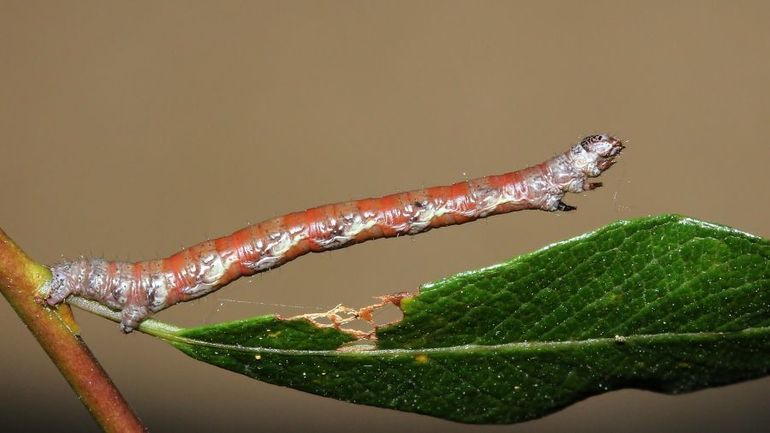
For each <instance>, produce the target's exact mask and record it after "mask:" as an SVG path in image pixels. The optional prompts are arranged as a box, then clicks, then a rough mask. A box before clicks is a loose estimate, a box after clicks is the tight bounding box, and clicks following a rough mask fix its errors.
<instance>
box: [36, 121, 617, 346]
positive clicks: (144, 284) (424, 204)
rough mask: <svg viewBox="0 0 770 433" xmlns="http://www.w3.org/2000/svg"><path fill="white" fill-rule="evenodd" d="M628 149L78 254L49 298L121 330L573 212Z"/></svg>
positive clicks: (576, 151) (56, 270)
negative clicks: (404, 245)
mask: <svg viewBox="0 0 770 433" xmlns="http://www.w3.org/2000/svg"><path fill="white" fill-rule="evenodd" d="M623 147H624V146H623V144H622V142H621V141H620V140H618V139H616V138H613V137H610V136H608V135H605V134H601V135H591V136H588V137H585V138H584V139H583V140H582V141H580V142H579V143H577V144H575V145H573V146H572V147H571V148H570V149H569V150H568V151H566V152H564V153H562V154H559V155H556V156H554V157H553V158H550V159H548V160H547V161H545V162H543V163H540V164H537V165H534V166H532V167H529V168H525V169H522V170H519V171H515V172H511V173H506V174H502V175H495V176H487V177H481V178H478V179H472V180H469V181H465V182H459V183H455V184H453V185H449V186H437V187H432V188H426V189H420V190H415V191H410V192H403V193H398V194H392V195H387V196H385V197H380V198H369V199H363V200H356V201H350V202H344V203H336V204H330V205H325V206H320V207H316V208H312V209H308V210H305V211H302V212H294V213H290V214H288V215H285V216H281V217H277V218H273V219H270V220H267V221H264V222H261V223H259V224H255V225H252V226H249V227H246V228H244V229H241V230H238V231H237V232H235V233H233V234H231V235H229V236H225V237H221V238H218V239H214V240H209V241H206V242H202V243H199V244H197V245H194V246H192V247H190V248H187V249H184V250H182V251H180V252H178V253H176V254H174V255H172V256H170V257H167V258H165V259H160V260H152V261H146V262H136V263H126V262H110V261H106V260H101V259H86V258H84V259H80V260H74V261H68V262H64V263H60V264H57V265H54V266H52V267H51V272H52V274H53V278H52V280H51V281H50V282H48V283H47V284H46V286H45V287H44V288H43V292H44V293H47V298H46V301H47V303H48V304H49V305H55V304H57V303H60V302H62V301H64V300H65V299H66V298H67V297H68V296H70V295H78V296H82V297H84V298H88V299H92V300H95V301H98V302H100V303H102V304H104V305H106V306H108V307H111V308H113V309H116V310H121V312H122V316H121V317H122V322H121V329H122V330H123V332H131V331H132V330H133V329H134V328H136V327H137V326H138V325H139V323H140V322H141V321H142V320H144V319H145V318H147V317H148V316H149V315H151V314H152V313H155V312H158V311H160V310H163V309H164V308H167V307H170V306H172V305H174V304H176V303H178V302H182V301H189V300H191V299H195V298H199V297H201V296H203V295H206V294H208V293H211V292H213V291H215V290H217V289H219V288H220V287H222V286H224V285H226V284H228V283H230V282H231V281H233V280H235V279H237V278H239V277H241V276H244V275H253V274H255V273H258V272H263V271H266V270H268V269H273V268H276V267H278V266H281V265H282V264H284V263H286V262H288V261H291V260H293V259H295V258H297V257H299V256H301V255H304V254H306V253H308V252H322V251H327V250H333V249H336V248H342V247H345V246H348V245H353V244H357V243H361V242H365V241H368V240H371V239H378V238H384V237H394V236H401V235H414V234H417V233H422V232H425V231H428V230H430V229H432V228H437V227H443V226H448V225H454V224H463V223H466V222H469V221H473V220H476V219H479V218H484V217H487V216H490V215H496V214H502V213H507V212H513V211H517V210H522V209H541V210H546V211H557V210H561V211H569V210H573V209H575V208H574V207H572V206H570V205H567V204H565V203H564V202H563V201H562V197H563V196H564V194H565V193H567V192H582V191H589V190H592V189H594V188H596V187H598V186H601V183H598V182H588V181H587V179H588V178H591V177H596V176H599V175H600V174H601V173H602V172H603V171H604V170H606V169H608V168H609V167H610V166H612V164H613V163H614V158H615V156H617V155H618V154H619V153H620V151H621V150H622V149H623Z"/></svg>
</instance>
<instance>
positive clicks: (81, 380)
mask: <svg viewBox="0 0 770 433" xmlns="http://www.w3.org/2000/svg"><path fill="white" fill-rule="evenodd" d="M50 278H51V274H50V272H49V271H48V268H46V267H45V266H42V265H40V264H38V263H36V262H35V261H33V260H32V259H30V258H29V257H28V256H27V255H26V254H25V253H24V251H22V250H21V248H19V246H18V245H16V243H14V242H13V241H12V240H11V239H10V238H9V237H8V235H6V234H5V232H4V231H3V230H2V229H0V292H2V293H3V296H5V298H6V299H7V300H8V302H9V303H10V304H11V306H12V307H13V309H14V310H16V313H17V314H18V315H19V317H20V318H21V320H22V321H23V322H24V324H26V325H27V328H29V330H30V332H32V335H34V336H35V338H36V339H37V341H38V343H40V345H41V346H42V347H43V349H44V350H45V352H46V353H47V354H48V356H49V357H50V358H51V360H52V361H53V363H54V364H55V365H56V367H57V368H58V369H59V371H60V372H61V374H62V375H63V376H64V378H65V379H66V380H67V382H69V384H70V386H71V387H72V389H73V390H74V391H75V393H76V394H77V395H78V397H80V399H81V401H82V402H83V404H84V405H85V406H86V408H87V409H88V411H89V412H90V413H91V416H93V417H94V419H95V420H96V422H97V423H98V424H99V425H100V426H101V428H102V429H103V430H104V431H106V432H143V431H146V429H145V428H144V426H143V425H142V423H141V421H140V420H139V418H138V417H137V416H136V414H134V412H133V410H131V407H130V406H129V405H128V403H127V402H126V400H125V399H124V398H123V396H122V395H121V394H120V391H118V389H117V388H116V387H115V384H113V383H112V380H111V379H110V377H109V376H108V375H107V373H106V372H105V371H104V369H103V368H102V366H101V365H99V363H98V361H97V360H96V358H95V357H94V356H93V354H92V353H91V351H90V350H89V349H88V346H86V344H85V342H84V341H83V340H82V339H81V338H80V336H79V335H78V334H77V331H76V327H75V326H73V325H74V321H72V318H71V311H70V310H69V307H68V306H67V307H63V308H62V307H60V308H59V309H58V311H57V310H54V309H51V308H48V307H46V306H43V305H41V304H40V303H39V301H36V299H35V298H36V296H37V290H38V288H39V287H40V286H41V285H42V284H43V283H45V282H46V281H48V280H49V279H50ZM30 379H32V378H30Z"/></svg>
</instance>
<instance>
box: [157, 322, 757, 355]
mask: <svg viewBox="0 0 770 433" xmlns="http://www.w3.org/2000/svg"><path fill="white" fill-rule="evenodd" d="M158 337H160V338H162V339H164V340H166V341H168V342H169V343H172V344H184V345H189V346H199V347H209V348H214V349H221V350H229V351H236V352H243V353H263V354H275V355H291V356H302V355H304V356H340V357H343V356H354V357H361V356H365V357H378V356H404V355H418V354H428V353H434V354H436V353H437V354H441V353H447V354H450V353H452V354H454V353H460V354H463V353H467V354H478V353H485V352H497V351H506V352H514V351H520V352H527V351H531V352H534V351H539V350H545V349H565V348H566V349H569V348H583V347H591V346H601V345H606V344H617V345H632V344H636V345H638V344H645V343H661V342H677V341H684V342H687V343H690V344H696V343H699V342H704V341H713V340H715V339H720V338H730V337H733V338H740V339H743V338H747V339H751V338H762V337H770V327H759V328H746V329H743V330H740V331H730V332H664V333H658V334H638V335H631V336H616V337H601V338H587V339H584V340H561V341H521V342H514V343H503V344H494V345H477V344H465V345H459V346H448V347H426V348H421V349H373V350H360V351H339V350H307V349H277V348H273V347H252V346H248V347H247V346H239V345H231V344H222V343H213V342H209V341H203V340H197V339H194V338H188V337H183V336H180V335H172V334H165V335H158Z"/></svg>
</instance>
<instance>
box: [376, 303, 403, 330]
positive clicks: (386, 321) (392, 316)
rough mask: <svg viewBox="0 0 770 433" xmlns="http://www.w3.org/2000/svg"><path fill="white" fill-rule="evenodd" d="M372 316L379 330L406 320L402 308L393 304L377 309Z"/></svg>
mask: <svg viewBox="0 0 770 433" xmlns="http://www.w3.org/2000/svg"><path fill="white" fill-rule="evenodd" d="M372 316H373V317H372V320H373V321H374V326H375V327H378V328H379V327H380V326H384V325H390V324H393V323H398V322H400V321H401V320H403V319H404V313H403V312H402V311H401V308H399V307H397V306H395V305H393V304H391V303H387V304H385V305H382V306H380V307H379V308H376V309H375V310H374V312H373V313H372Z"/></svg>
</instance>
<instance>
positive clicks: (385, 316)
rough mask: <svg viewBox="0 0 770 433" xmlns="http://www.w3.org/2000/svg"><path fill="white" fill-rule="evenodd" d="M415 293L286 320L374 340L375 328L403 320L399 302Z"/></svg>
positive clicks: (405, 293) (342, 306)
mask: <svg viewBox="0 0 770 433" xmlns="http://www.w3.org/2000/svg"><path fill="white" fill-rule="evenodd" d="M415 295H416V293H410V292H402V293H397V294H393V295H386V296H381V297H379V298H378V299H380V302H378V303H376V304H372V305H368V306H366V307H363V308H359V309H355V308H351V307H347V306H345V305H337V306H336V307H334V308H332V309H331V310H329V311H327V312H324V313H309V314H302V315H299V316H294V317H290V318H288V320H291V319H298V318H301V319H306V320H308V321H310V322H311V323H313V324H314V325H316V326H318V327H320V328H336V329H337V330H340V331H342V332H345V333H348V334H350V335H352V336H354V337H355V338H357V339H367V340H374V339H376V338H377V337H376V334H375V333H376V331H377V328H379V327H381V326H385V325H391V324H394V323H398V322H400V321H401V320H403V318H404V315H403V313H402V311H401V301H402V300H403V299H404V298H407V297H413V296H415Z"/></svg>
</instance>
